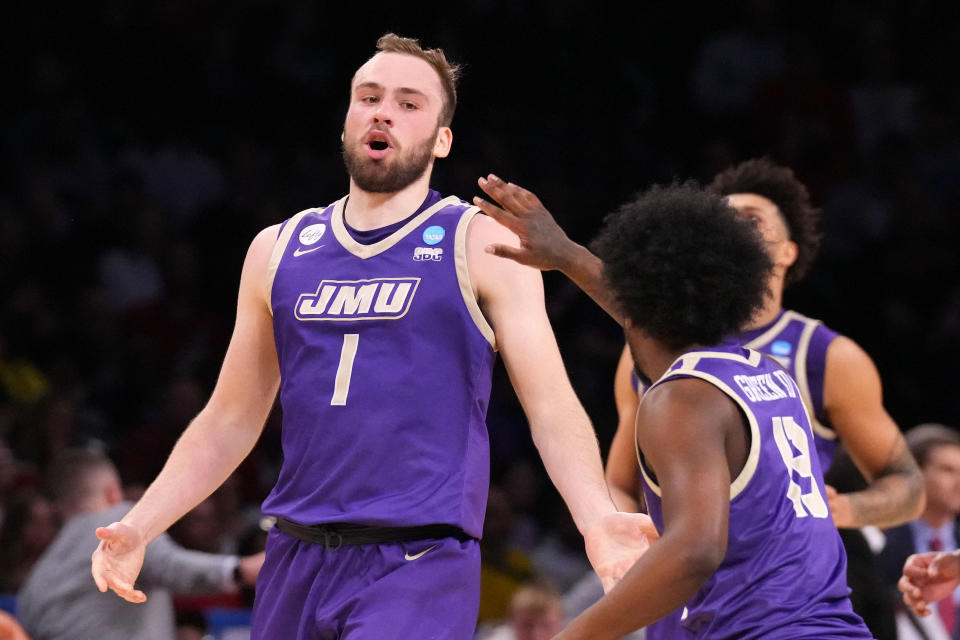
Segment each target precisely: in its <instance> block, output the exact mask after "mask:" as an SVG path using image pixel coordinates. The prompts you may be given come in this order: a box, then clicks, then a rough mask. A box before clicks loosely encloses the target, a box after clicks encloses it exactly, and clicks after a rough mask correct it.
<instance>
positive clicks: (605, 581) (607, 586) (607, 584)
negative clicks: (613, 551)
mask: <svg viewBox="0 0 960 640" xmlns="http://www.w3.org/2000/svg"><path fill="white" fill-rule="evenodd" d="M600 584H602V585H603V592H604V593H610V590H611V589H613V588H614V587H615V586H617V581H616V580H614V579H613V578H611V577H610V576H606V577H601V578H600Z"/></svg>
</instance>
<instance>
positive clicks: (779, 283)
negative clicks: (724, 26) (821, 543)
mask: <svg viewBox="0 0 960 640" xmlns="http://www.w3.org/2000/svg"><path fill="white" fill-rule="evenodd" d="M708 188H709V189H711V190H713V191H715V192H716V193H719V194H721V195H724V196H726V197H727V199H728V201H729V203H730V205H731V206H732V207H733V208H734V209H736V210H737V211H738V212H739V213H740V215H741V216H743V217H744V218H746V219H748V220H751V221H753V222H754V223H755V224H756V226H757V228H758V230H759V231H760V233H761V235H762V236H763V239H764V241H765V244H766V247H767V253H768V255H769V256H770V259H771V260H772V261H773V263H774V268H773V272H772V273H771V275H770V278H769V280H768V282H767V286H768V288H769V289H770V292H771V296H770V297H769V298H767V299H766V300H765V302H764V305H763V307H762V308H761V309H759V310H758V311H757V312H756V313H755V314H754V315H753V317H751V319H750V321H749V322H748V323H747V324H746V328H745V329H744V330H743V331H742V332H740V334H739V338H740V340H741V341H742V343H743V344H744V345H746V346H749V347H751V348H754V349H757V350H758V351H761V352H764V353H767V354H769V355H771V356H772V357H774V358H775V359H777V360H778V361H779V362H780V363H781V364H783V365H784V368H786V369H787V370H788V371H789V372H790V374H791V375H792V376H793V377H794V378H795V379H796V380H797V382H798V383H799V386H800V390H801V393H803V395H804V400H805V401H806V403H807V407H808V409H809V410H810V414H811V416H810V417H811V419H812V420H813V421H814V424H813V427H814V439H815V442H816V446H817V453H818V456H819V458H820V463H821V466H822V468H823V471H824V474H826V475H827V476H828V479H829V474H828V473H827V471H828V470H829V469H830V466H831V464H832V462H833V459H834V453H835V449H836V446H837V444H838V443H842V444H843V446H844V449H845V450H846V452H847V453H848V454H849V456H850V458H851V459H852V461H853V462H854V463H855V464H856V467H857V468H858V469H859V470H860V472H861V473H862V474H863V476H864V477H865V478H866V480H867V482H868V486H867V487H866V488H864V489H862V490H860V491H853V492H850V493H838V492H837V491H836V490H835V489H834V488H833V487H832V486H828V487H827V494H828V497H829V502H830V511H831V513H832V515H833V520H834V522H835V523H836V525H837V527H839V528H841V529H858V528H860V527H863V526H867V525H874V526H877V527H881V528H887V527H891V526H895V525H898V524H902V523H904V522H907V521H909V520H912V519H913V518H915V517H917V515H918V514H919V513H920V512H921V511H922V510H923V478H922V476H921V473H920V470H919V469H918V468H917V465H916V462H915V461H914V460H913V457H912V456H911V455H910V452H909V450H908V448H907V446H906V443H905V441H904V438H903V434H902V433H901V432H900V429H899V428H898V427H897V424H896V423H895V422H894V421H893V419H892V418H891V417H890V415H889V414H888V413H887V411H886V409H884V406H883V398H882V392H881V382H880V376H879V374H878V372H877V369H876V367H875V366H874V364H873V361H872V360H871V359H870V356H868V355H867V354H866V352H864V350H863V349H862V348H861V347H860V346H859V345H857V343H856V342H854V341H853V340H851V339H850V338H847V337H845V336H841V335H837V334H836V333H835V332H833V331H831V330H830V329H828V328H827V327H825V326H824V325H823V324H821V323H820V322H818V321H816V320H812V319H810V318H807V317H805V316H802V315H801V314H799V313H797V312H796V311H791V310H785V309H784V308H783V292H784V289H785V288H786V287H788V286H790V285H791V284H794V283H796V282H798V281H799V280H800V279H802V278H803V276H804V275H806V273H807V271H808V270H809V269H810V266H811V265H812V263H813V261H814V258H815V257H816V253H817V250H818V248H819V244H820V232H819V228H818V226H819V225H818V222H819V211H818V210H817V209H816V208H814V207H813V205H812V204H811V202H810V196H809V194H808V192H807V189H806V187H805V186H804V185H803V184H802V183H801V182H800V181H799V180H797V178H796V177H795V176H794V174H793V171H791V170H790V169H789V168H787V167H782V166H779V165H777V164H775V163H773V162H772V161H770V160H769V159H766V158H763V159H753V160H748V161H746V162H743V163H741V164H739V165H737V166H734V167H731V168H730V169H727V170H725V171H722V172H720V173H719V174H717V176H716V177H715V178H714V179H713V181H712V182H711V184H710V185H709V186H708ZM632 372H633V361H632V359H631V358H630V354H629V351H628V349H626V348H625V349H624V352H623V354H622V355H621V359H620V362H619V364H618V367H617V372H616V375H615V378H614V396H615V398H616V402H617V414H618V416H619V424H618V427H617V432H616V434H615V435H614V439H613V442H612V443H611V446H610V453H609V456H608V458H607V467H606V474H607V482H608V483H609V485H610V490H611V493H612V495H613V497H614V500H615V501H616V502H617V505H618V506H619V507H620V508H621V509H624V510H636V509H637V508H638V504H637V498H638V494H637V491H636V489H637V486H638V485H637V482H638V480H639V468H638V466H637V457H636V455H635V453H634V450H633V449H634V446H633V439H634V437H633V428H634V427H633V425H634V416H635V415H636V410H637V404H638V402H639V398H638V393H637V389H636V387H635V386H634V382H633V380H632ZM842 535H843V537H844V542H845V544H846V545H847V549H848V552H851V553H856V554H857V557H858V558H860V559H862V560H863V564H862V565H861V564H859V563H858V562H852V563H851V567H852V569H853V571H852V573H851V576H850V579H851V587H853V590H854V593H853V596H852V599H853V601H854V605H855V607H856V608H857V610H858V611H859V612H860V613H861V614H862V615H864V617H865V618H867V622H868V624H870V626H871V629H873V631H874V633H876V634H878V635H879V636H880V637H881V638H883V637H885V636H889V637H892V634H893V633H894V629H893V612H892V610H891V609H890V607H889V605H888V604H887V601H888V598H887V595H886V593H885V591H884V590H883V589H882V588H881V585H882V580H880V576H879V575H877V574H876V571H875V570H874V569H875V565H873V558H872V553H871V552H870V550H869V549H868V548H867V545H866V541H865V540H864V539H863V536H862V535H860V533H859V532H857V531H847V532H843V533H842ZM861 573H862V574H864V575H863V577H862V579H861V578H860V576H861ZM861 599H862V600H861ZM882 630H885V631H882ZM649 635H650V636H653V637H659V636H657V635H655V634H653V633H651V634H649Z"/></svg>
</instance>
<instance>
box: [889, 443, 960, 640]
mask: <svg viewBox="0 0 960 640" xmlns="http://www.w3.org/2000/svg"><path fill="white" fill-rule="evenodd" d="M907 444H908V445H909V446H910V452H911V453H912V454H913V456H914V457H915V458H916V459H917V464H919V465H920V469H921V471H923V478H924V481H925V486H926V490H927V506H926V508H925V509H924V511H923V513H922V514H921V515H920V517H919V518H917V519H916V520H914V521H912V522H908V523H907V524H904V525H901V526H899V527H894V528H892V529H889V530H887V531H886V535H887V541H886V546H884V548H883V551H881V553H880V560H881V562H882V564H883V568H884V571H885V572H886V575H887V578H888V580H889V583H888V586H889V589H890V593H891V598H893V599H895V601H896V602H897V603H898V605H899V607H898V612H897V628H898V631H899V634H900V635H899V637H900V638H902V639H904V640H906V638H914V637H916V638H927V640H940V639H943V640H950V638H954V637H956V635H955V633H957V632H960V624H958V623H960V617H958V615H957V612H958V611H960V606H958V604H960V589H957V590H956V591H955V592H954V593H953V595H951V596H950V597H948V598H945V599H943V600H941V601H940V602H938V603H936V604H935V605H933V606H932V607H931V608H935V609H936V611H935V614H936V615H932V616H928V617H926V618H918V617H916V616H914V615H913V613H912V612H910V610H909V609H907V608H906V607H904V606H902V601H901V599H900V597H899V592H897V589H896V584H897V581H898V580H899V579H900V575H901V572H902V571H903V565H904V563H905V562H906V560H907V557H909V556H910V555H911V554H914V553H927V552H930V551H947V552H949V551H954V550H956V549H960V433H958V432H957V431H956V430H954V429H952V428H950V427H947V426H944V425H941V424H921V425H918V426H916V427H914V428H913V429H911V430H910V431H908V432H907ZM918 630H921V631H919V632H918Z"/></svg>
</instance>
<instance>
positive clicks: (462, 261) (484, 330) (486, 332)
mask: <svg viewBox="0 0 960 640" xmlns="http://www.w3.org/2000/svg"><path fill="white" fill-rule="evenodd" d="M479 211H480V209H479V208H477V207H470V208H469V209H467V210H465V211H464V212H463V214H462V215H461V216H460V221H459V222H458V223H457V231H456V234H455V235H454V242H453V257H454V261H455V263H456V266H457V282H458V283H459V284H460V295H462V296H463V303H464V304H465V305H466V306H467V311H468V312H469V313H470V317H471V318H472V319H473V323H474V324H475V325H477V329H478V330H479V331H480V333H481V334H482V335H483V337H484V338H486V340H487V342H489V343H490V346H491V347H493V350H494V351H497V350H498V346H497V336H496V335H495V334H494V332H493V327H491V326H490V323H489V322H487V319H486V318H485V317H484V316H483V311H481V310H480V305H479V304H478V303H477V296H476V295H475V294H474V293H473V285H472V283H471V282H470V270H469V269H468V268H467V227H469V226H470V221H471V220H473V217H474V216H475V215H477V213H479Z"/></svg>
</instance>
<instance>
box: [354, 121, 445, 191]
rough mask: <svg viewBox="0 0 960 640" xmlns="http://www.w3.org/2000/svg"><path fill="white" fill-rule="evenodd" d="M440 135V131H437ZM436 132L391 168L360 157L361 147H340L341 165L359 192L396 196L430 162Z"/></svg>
mask: <svg viewBox="0 0 960 640" xmlns="http://www.w3.org/2000/svg"><path fill="white" fill-rule="evenodd" d="M437 131H439V128H438V129H437ZM437 131H434V132H433V135H431V136H429V137H428V138H427V139H426V140H424V141H423V142H420V143H419V144H416V145H415V146H414V147H413V148H412V149H411V150H410V155H409V157H407V158H400V159H397V160H396V161H395V162H393V163H391V164H387V163H385V162H384V161H382V160H372V159H370V158H368V157H366V156H365V155H364V154H363V147H361V148H360V149H359V150H358V149H357V148H356V147H353V146H351V147H347V146H346V145H343V164H344V166H346V168H347V173H348V174H350V177H351V178H353V181H354V182H355V183H356V185H357V186H358V187H360V189H362V190H363V191H366V192H368V193H396V192H397V191H401V190H403V189H404V188H405V187H407V186H408V185H410V184H411V183H413V182H414V181H416V180H417V179H418V178H419V177H420V176H422V175H423V173H424V172H425V171H426V170H427V167H428V166H430V162H431V161H432V160H433V145H434V143H435V141H436V139H437Z"/></svg>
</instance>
